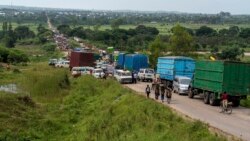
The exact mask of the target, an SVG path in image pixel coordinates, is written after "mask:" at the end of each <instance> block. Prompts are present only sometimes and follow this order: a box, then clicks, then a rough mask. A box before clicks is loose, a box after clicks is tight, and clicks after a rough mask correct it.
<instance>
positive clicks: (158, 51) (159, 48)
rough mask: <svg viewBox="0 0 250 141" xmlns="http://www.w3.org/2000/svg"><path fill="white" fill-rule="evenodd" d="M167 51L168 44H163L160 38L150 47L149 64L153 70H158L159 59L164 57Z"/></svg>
mask: <svg viewBox="0 0 250 141" xmlns="http://www.w3.org/2000/svg"><path fill="white" fill-rule="evenodd" d="M166 49H167V48H166V44H164V43H163V42H162V40H161V38H160V37H159V36H157V37H156V39H155V40H154V41H153V42H152V43H151V44H150V45H149V51H150V55H149V62H150V64H151V66H152V67H153V68H156V64H157V59H158V57H160V56H163V55H164V52H165V51H166Z"/></svg>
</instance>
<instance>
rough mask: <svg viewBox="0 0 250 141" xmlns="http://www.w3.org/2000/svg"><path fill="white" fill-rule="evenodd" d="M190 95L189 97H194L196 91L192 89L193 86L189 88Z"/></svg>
mask: <svg viewBox="0 0 250 141" xmlns="http://www.w3.org/2000/svg"><path fill="white" fill-rule="evenodd" d="M188 97H189V98H194V93H193V91H192V88H188Z"/></svg>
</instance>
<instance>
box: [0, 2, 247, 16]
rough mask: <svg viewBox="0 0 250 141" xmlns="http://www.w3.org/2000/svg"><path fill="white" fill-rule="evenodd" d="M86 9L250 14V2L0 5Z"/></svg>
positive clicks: (28, 3) (30, 3)
mask: <svg viewBox="0 0 250 141" xmlns="http://www.w3.org/2000/svg"><path fill="white" fill-rule="evenodd" d="M11 3H12V4H13V5H18V6H32V7H49V8H70V9H83V10H136V11H178V12H188V13H208V14H215V13H219V12H221V11H224V12H230V13H231V14H250V0H0V5H11Z"/></svg>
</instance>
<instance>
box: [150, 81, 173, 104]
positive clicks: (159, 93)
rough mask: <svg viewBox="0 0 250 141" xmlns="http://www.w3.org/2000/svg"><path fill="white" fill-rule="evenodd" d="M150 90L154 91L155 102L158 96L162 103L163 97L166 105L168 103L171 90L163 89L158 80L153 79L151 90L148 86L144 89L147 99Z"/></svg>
mask: <svg viewBox="0 0 250 141" xmlns="http://www.w3.org/2000/svg"><path fill="white" fill-rule="evenodd" d="M151 90H154V93H155V100H158V99H159V96H160V98H161V101H162V102H164V98H165V97H166V98H167V102H168V103H169V102H170V100H171V97H172V93H171V89H168V88H165V87H164V85H162V84H160V81H159V79H158V78H155V79H154V80H153V83H152V86H151V88H150V87H149V85H147V87H146V89H145V92H146V94H147V98H149V95H150V93H151ZM165 95H166V96H165Z"/></svg>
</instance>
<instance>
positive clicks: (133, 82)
mask: <svg viewBox="0 0 250 141" xmlns="http://www.w3.org/2000/svg"><path fill="white" fill-rule="evenodd" d="M131 75H132V83H134V78H135V76H134V73H133V72H132V73H131Z"/></svg>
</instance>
